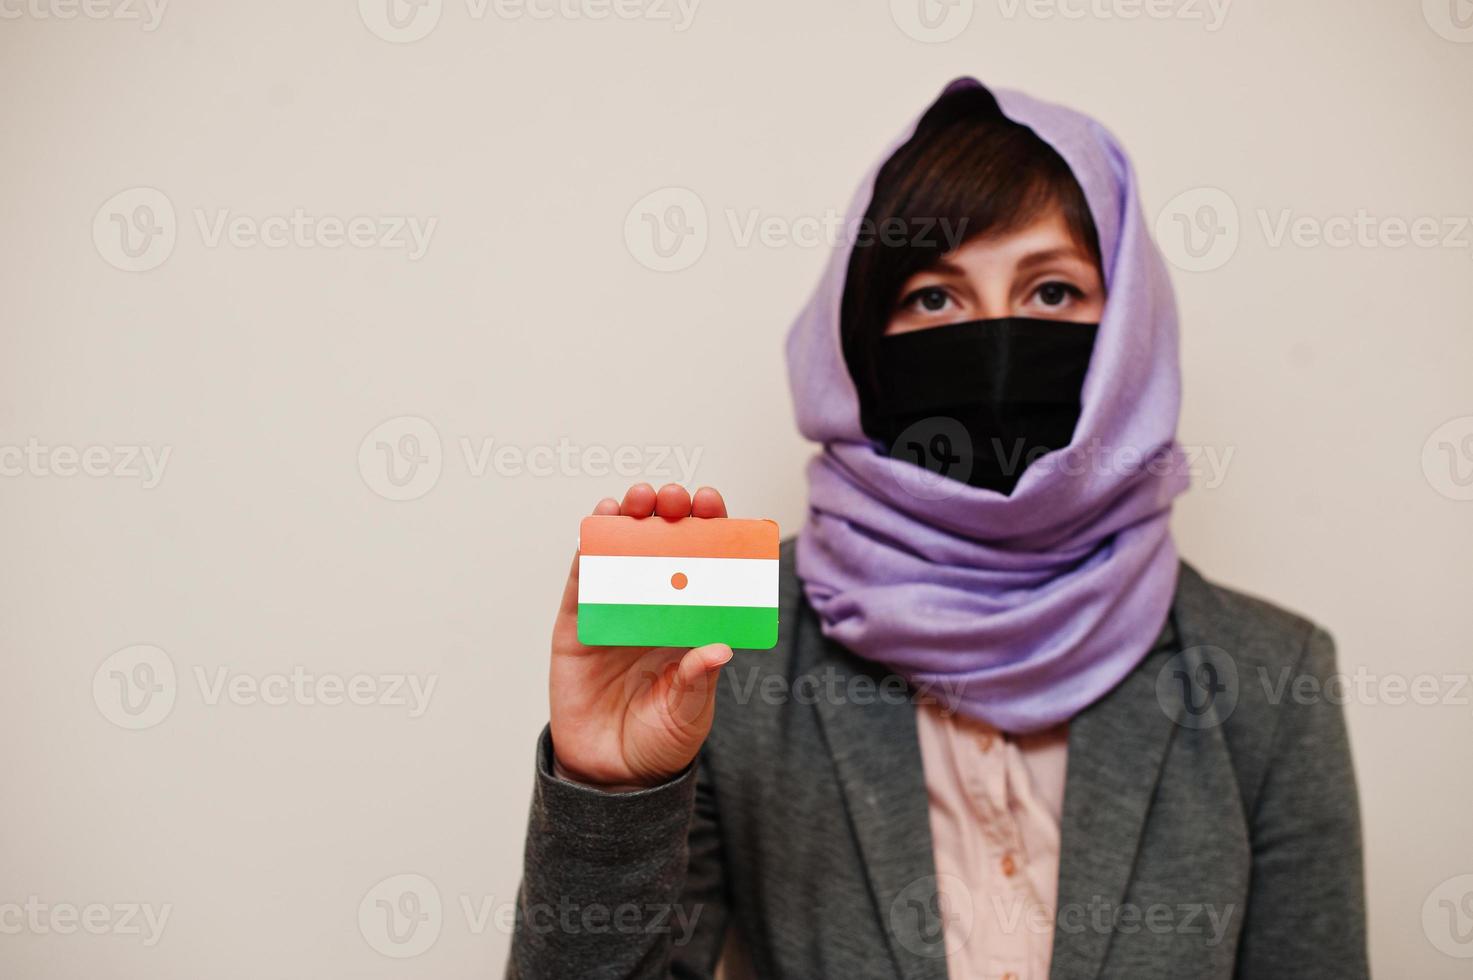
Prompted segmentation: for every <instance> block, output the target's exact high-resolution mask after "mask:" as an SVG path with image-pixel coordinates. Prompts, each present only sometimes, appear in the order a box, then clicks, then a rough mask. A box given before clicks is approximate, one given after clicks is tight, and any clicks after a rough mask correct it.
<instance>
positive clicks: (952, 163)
mask: <svg viewBox="0 0 1473 980" xmlns="http://www.w3.org/2000/svg"><path fill="white" fill-rule="evenodd" d="M1050 205H1057V206H1058V207H1059V208H1060V209H1061V210H1062V211H1063V213H1064V220H1065V222H1066V223H1067V225H1068V227H1069V230H1070V232H1071V233H1072V234H1073V236H1074V238H1075V240H1076V241H1077V242H1078V243H1079V245H1080V246H1081V247H1083V248H1084V249H1085V250H1086V251H1088V252H1089V254H1090V255H1091V257H1092V258H1093V259H1094V261H1095V264H1096V265H1097V266H1098V265H1099V264H1100V246H1099V238H1098V236H1097V234H1096V232H1095V223H1094V218H1093V217H1092V216H1091V215H1090V212H1089V202H1088V201H1086V200H1085V197H1084V191H1083V190H1082V189H1081V188H1080V186H1079V182H1078V181H1076V180H1075V179H1074V174H1073V173H1072V172H1071V171H1070V170H1069V165H1068V164H1067V163H1065V162H1064V158H1063V157H1061V156H1059V154H1058V152H1057V151H1056V150H1054V148H1053V147H1051V146H1049V145H1048V144H1047V143H1045V142H1044V141H1043V140H1042V139H1041V138H1040V137H1039V136H1038V135H1037V134H1036V133H1034V132H1033V130H1031V129H1029V128H1028V127H1027V126H1023V125H1021V124H1019V123H1015V122H1013V121H1012V120H1010V119H1008V118H1007V117H1005V116H1004V115H1003V114H1002V110H1001V109H1000V108H998V105H997V100H996V99H994V98H993V97H992V95H991V93H989V92H987V91H986V90H985V89H980V88H972V89H962V90H959V91H955V92H951V93H948V94H947V95H944V96H942V97H941V99H939V100H938V101H937V102H936V104H935V105H933V106H932V107H931V109H930V110H929V111H928V112H927V113H926V114H925V115H924V116H923V117H922V118H921V121H920V123H918V124H917V126H916V131H915V133H914V135H912V136H911V138H910V139H909V140H908V141H907V142H906V143H905V145H903V146H902V147H900V149H898V150H896V151H895V155H894V156H892V157H891V158H890V159H889V160H888V161H886V163H885V165H884V166H882V167H881V168H880V171H879V174H878V175H877V176H876V178H875V189H874V195H873V197H872V198H871V199H870V205H869V209H868V210H867V211H866V212H865V220H864V222H863V224H862V226H861V229H862V230H863V231H866V232H868V234H861V235H860V236H858V238H857V239H856V242H855V247H854V251H853V252H852V253H851V254H850V256H849V270H848V273H847V275H846V277H845V281H844V298H843V302H842V304H841V306H840V310H839V335H840V339H841V341H842V344H843V350H844V359H845V361H846V362H847V364H848V366H849V374H850V376H851V377H853V379H854V383H855V385H856V386H857V387H858V389H859V393H860V399H859V403H860V406H861V416H862V418H861V421H862V422H863V423H864V429H865V431H866V432H872V428H871V426H870V425H869V424H868V420H867V419H866V418H864V417H863V416H865V415H866V414H867V413H866V412H865V411H864V409H865V408H867V407H869V406H873V405H874V404H875V396H876V390H877V380H876V367H875V365H876V358H877V357H878V354H879V346H880V343H879V342H880V338H881V337H882V336H884V333H885V327H886V325H887V324H888V323H889V321H890V316H891V314H892V313H893V312H894V308H895V303H896V302H897V301H898V300H899V299H900V295H899V293H900V289H901V287H903V286H904V285H905V282H906V280H908V279H909V278H910V277H911V276H913V275H915V274H916V273H917V272H920V271H921V270H922V269H925V268H927V267H928V266H930V265H931V264H933V263H934V262H936V261H937V260H938V259H940V258H941V256H943V255H944V254H946V252H948V251H949V250H950V249H952V248H955V247H958V246H960V245H961V244H962V243H963V242H966V241H968V240H970V239H973V238H977V237H978V236H981V235H986V234H989V233H994V232H1006V231H1012V230H1014V229H1016V228H1019V227H1021V226H1023V225H1024V224H1026V223H1027V222H1029V221H1030V220H1032V219H1033V218H1034V217H1035V216H1037V214H1038V213H1039V212H1040V211H1042V210H1044V209H1045V208H1047V207H1049V206H1050ZM885 229H902V230H901V232H900V234H898V235H893V234H885V233H883V232H884V230H885ZM876 231H879V232H881V233H879V234H875V233H874V232H876Z"/></svg>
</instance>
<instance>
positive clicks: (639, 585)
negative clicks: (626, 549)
mask: <svg viewBox="0 0 1473 980" xmlns="http://www.w3.org/2000/svg"><path fill="white" fill-rule="evenodd" d="M676 572H680V573H681V574H683V575H685V577H686V580H687V583H686V586H685V588H683V589H677V588H675V586H673V585H671V584H670V579H671V576H673V575H675V573H676ZM578 601H579V602H617V603H627V604H630V605H642V606H647V605H660V604H665V605H681V606H771V607H774V608H776V606H777V559H776V558H663V557H657V558H650V557H646V556H638V557H630V556H627V555H584V556H582V557H581V558H579V559H578Z"/></svg>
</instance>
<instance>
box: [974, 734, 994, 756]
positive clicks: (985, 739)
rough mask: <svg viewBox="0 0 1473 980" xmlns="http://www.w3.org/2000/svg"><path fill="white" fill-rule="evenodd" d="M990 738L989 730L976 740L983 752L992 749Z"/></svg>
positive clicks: (991, 737)
mask: <svg viewBox="0 0 1473 980" xmlns="http://www.w3.org/2000/svg"><path fill="white" fill-rule="evenodd" d="M992 739H993V736H992V734H991V733H990V732H989V733H986V734H983V735H981V736H979V737H978V739H977V742H978V744H980V745H981V746H982V751H983V752H988V751H990V750H991V749H992Z"/></svg>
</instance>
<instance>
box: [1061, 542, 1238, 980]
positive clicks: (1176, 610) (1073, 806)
mask: <svg viewBox="0 0 1473 980" xmlns="http://www.w3.org/2000/svg"><path fill="white" fill-rule="evenodd" d="M1212 601H1213V599H1212V596H1211V592H1210V588H1209V587H1208V586H1207V585H1206V583H1205V582H1204V581H1203V580H1202V578H1201V576H1200V575H1198V574H1197V572H1196V571H1195V570H1193V569H1192V568H1191V567H1190V566H1189V565H1187V564H1185V563H1182V565H1181V568H1180V573H1179V575H1178V578H1177V587H1176V594H1175V596H1174V598H1173V601H1172V608H1171V613H1170V616H1169V618H1168V621H1167V625H1166V627H1165V628H1164V629H1163V631H1162V636H1161V639H1160V640H1159V641H1158V642H1157V644H1156V647H1155V649H1153V650H1152V652H1151V653H1150V654H1148V655H1147V656H1146V657H1145V658H1144V659H1143V660H1142V661H1141V663H1140V665H1139V666H1138V667H1137V668H1136V669H1135V670H1134V671H1132V672H1131V673H1130V674H1129V675H1128V676H1127V677H1126V678H1125V680H1123V681H1121V682H1120V684H1118V685H1117V686H1116V687H1115V689H1114V690H1112V691H1111V692H1110V693H1109V694H1107V695H1105V697H1103V698H1102V699H1100V700H1099V701H1097V702H1095V703H1094V704H1093V705H1091V706H1090V707H1088V708H1086V709H1085V710H1084V711H1082V712H1081V713H1080V714H1078V715H1077V716H1075V718H1074V719H1073V720H1072V721H1071V722H1070V723H1069V762H1068V771H1067V775H1066V777H1065V784H1064V814H1063V822H1062V828H1061V838H1062V852H1061V853H1060V855H1059V894H1058V905H1057V908H1058V912H1059V917H1058V926H1057V927H1056V928H1055V930H1054V948H1053V963H1052V966H1051V968H1050V970H1049V976H1050V977H1051V978H1052V980H1092V978H1094V977H1097V976H1098V975H1099V973H1100V971H1101V969H1102V968H1103V966H1104V962H1105V953H1106V951H1107V950H1108V948H1109V944H1110V937H1111V932H1110V931H1109V930H1106V929H1101V928H1098V927H1097V926H1096V925H1095V916H1096V915H1097V914H1107V913H1114V912H1116V911H1118V910H1119V908H1120V905H1121V903H1122V902H1123V901H1124V898H1125V892H1126V887H1127V886H1128V885H1129V883H1130V876H1131V869H1132V867H1133V866H1134V864H1135V859H1136V852H1137V851H1138V849H1139V846H1140V840H1141V833H1142V830H1143V828H1144V826H1145V822H1146V813H1147V811H1148V810H1149V809H1150V807H1151V799H1152V797H1153V796H1154V795H1155V791H1156V783H1157V781H1158V780H1159V778H1160V776H1161V767H1162V764H1163V763H1164V762H1165V759H1166V754H1167V751H1168V750H1169V749H1170V747H1171V743H1172V740H1173V738H1174V737H1175V734H1176V729H1177V726H1176V724H1175V723H1174V722H1173V720H1172V718H1171V717H1170V716H1169V715H1168V714H1167V712H1166V709H1165V708H1163V707H1162V705H1161V704H1160V702H1159V701H1158V700H1157V696H1156V676H1157V674H1158V673H1159V672H1160V670H1161V668H1162V667H1163V666H1164V665H1165V663H1166V662H1167V661H1168V660H1169V659H1170V658H1171V656H1173V655H1174V654H1175V653H1176V652H1177V651H1179V650H1182V649H1187V648H1189V647H1191V646H1196V645H1199V644H1200V642H1201V640H1200V636H1201V633H1200V628H1199V626H1200V624H1201V623H1202V622H1203V617H1204V614H1205V613H1206V611H1207V607H1208V605H1209V604H1210V603H1211V602H1212ZM1102 903H1103V905H1102ZM1101 907H1102V908H1103V912H1102V913H1097V912H1096V911H1095V910H1096V909H1097V908H1101ZM1071 917H1072V918H1071Z"/></svg>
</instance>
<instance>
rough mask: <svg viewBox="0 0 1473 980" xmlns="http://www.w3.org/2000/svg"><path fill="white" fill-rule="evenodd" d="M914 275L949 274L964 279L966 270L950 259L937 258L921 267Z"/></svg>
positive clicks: (954, 277)
mask: <svg viewBox="0 0 1473 980" xmlns="http://www.w3.org/2000/svg"><path fill="white" fill-rule="evenodd" d="M916 275H919V276H924V275H933V276H950V277H952V278H953V279H965V278H966V275H967V270H966V269H963V268H962V267H961V266H959V265H957V264H956V263H955V262H952V261H951V260H950V259H944V258H943V259H937V260H936V261H935V262H932V263H931V264H930V265H928V266H926V267H925V268H924V269H921V270H920V271H919V272H917V273H916Z"/></svg>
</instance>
